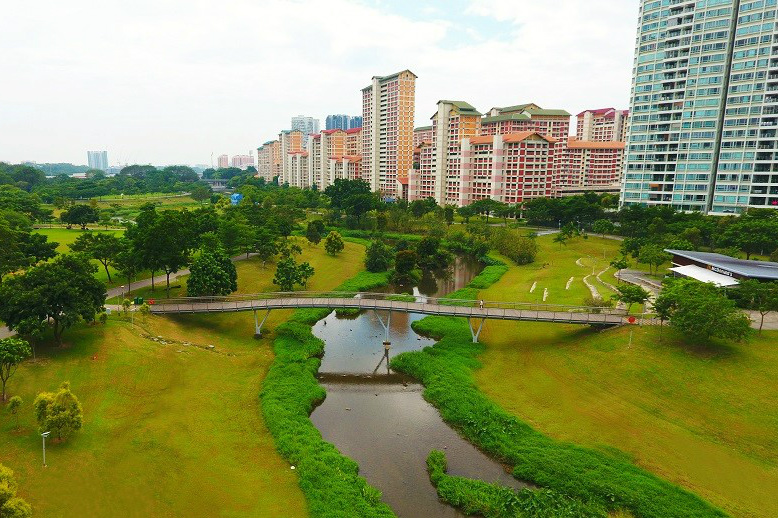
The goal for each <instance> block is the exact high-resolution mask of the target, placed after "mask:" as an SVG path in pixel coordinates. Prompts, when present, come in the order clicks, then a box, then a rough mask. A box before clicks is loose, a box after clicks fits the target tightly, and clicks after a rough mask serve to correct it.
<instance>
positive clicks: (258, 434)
mask: <svg viewBox="0 0 778 518" xmlns="http://www.w3.org/2000/svg"><path fill="white" fill-rule="evenodd" d="M363 254H364V248H363V247H362V246H360V245H357V244H353V243H346V249H345V250H344V251H343V252H342V253H341V254H340V255H339V256H338V257H330V256H327V255H326V254H325V253H324V250H323V246H322V245H319V246H318V247H310V246H308V245H305V246H303V256H302V258H301V260H307V261H310V262H311V264H312V265H313V267H314V268H315V270H316V274H315V276H314V277H313V279H312V280H311V282H310V284H309V288H310V289H314V290H326V289H331V288H334V287H335V286H337V285H339V284H340V283H342V282H343V281H344V280H346V279H348V278H350V277H352V276H353V275H355V274H356V273H357V272H358V271H359V270H361V269H362V257H363ZM236 267H237V268H238V288H239V291H240V292H243V293H257V292H261V291H273V290H275V289H276V287H275V286H274V285H273V284H272V277H273V273H274V271H275V268H274V267H273V266H272V265H268V266H267V267H262V265H261V263H260V262H259V261H257V260H256V259H251V260H248V261H241V262H238V263H236ZM288 316H289V313H288V312H285V311H277V312H273V313H272V314H271V316H270V318H269V319H268V322H267V323H266V324H265V328H264V330H266V331H267V332H265V334H264V336H263V338H262V339H261V340H254V339H253V338H252V336H253V331H254V328H253V317H252V314H251V313H235V314H222V315H188V316H181V317H176V318H172V317H155V316H148V317H146V320H145V321H144V320H143V318H141V317H139V316H136V318H135V321H134V326H133V325H132V324H131V322H129V321H127V320H125V319H124V318H123V317H119V316H117V315H116V314H114V315H113V316H112V317H111V318H110V319H109V320H108V323H107V324H106V325H101V324H98V325H95V326H83V327H80V328H76V329H72V330H70V331H68V332H66V333H65V335H64V339H65V342H66V346H65V347H64V348H62V349H58V348H47V347H39V348H38V351H37V357H38V360H37V361H34V362H27V363H25V364H24V365H22V366H21V367H20V368H19V371H18V372H17V373H16V375H15V376H14V377H13V378H12V379H11V381H10V382H9V384H8V388H9V394H10V395H19V396H21V397H22V398H23V399H24V405H23V410H22V412H21V414H20V416H19V417H20V419H19V421H20V425H21V427H20V429H19V430H15V423H14V420H13V418H12V417H11V416H10V415H8V414H7V413H6V412H0V452H2V453H1V454H0V461H2V463H3V464H5V465H7V466H9V467H10V468H12V469H13V470H14V471H15V472H16V474H17V480H18V482H19V486H20V494H21V496H23V497H24V498H25V499H27V500H28V501H29V502H30V503H31V504H32V506H33V508H34V510H35V514H36V516H39V517H47V518H53V517H72V516H90V517H113V516H116V510H117V509H121V510H122V515H123V516H138V517H141V516H143V517H148V516H223V517H230V518H237V517H249V516H251V517H277V516H284V517H296V516H306V515H307V508H306V503H305V499H304V496H303V494H302V492H301V491H300V489H299V487H298V481H297V477H296V475H295V473H294V471H292V470H291V469H290V467H289V465H288V464H287V463H285V462H284V461H283V460H282V459H281V457H280V456H279V455H278V454H277V452H276V450H275V447H274V443H273V440H272V437H271V436H270V434H269V433H268V431H267V429H266V427H265V424H264V422H263V420H262V415H261V412H260V409H259V398H258V394H259V391H260V387H261V384H262V380H263V378H264V376H265V374H266V372H267V370H268V368H269V366H270V364H271V362H272V361H273V353H272V339H273V333H272V330H273V329H274V328H275V327H276V326H277V325H278V324H279V323H281V322H283V321H284V320H285V319H286V318H288ZM152 337H153V338H156V337H162V339H159V338H157V339H156V340H153V339H152ZM162 341H164V342H165V343H162ZM210 345H213V346H214V347H213V349H210V348H209V346H210ZM63 381H70V382H71V386H72V389H73V391H74V393H75V394H76V395H77V396H78V397H79V398H80V399H81V402H82V404H83V406H84V419H85V421H84V427H83V429H82V430H81V431H80V432H76V433H75V434H74V435H73V436H72V437H71V438H70V439H68V441H67V442H65V443H63V444H47V461H48V465H49V466H48V467H47V468H45V469H44V468H42V467H41V440H40V436H39V435H38V432H37V429H36V426H35V423H34V417H33V412H32V402H33V400H34V399H35V395H36V394H37V393H38V392H41V391H45V390H54V389H55V388H56V387H57V386H58V385H59V384H60V383H62V382H63Z"/></svg>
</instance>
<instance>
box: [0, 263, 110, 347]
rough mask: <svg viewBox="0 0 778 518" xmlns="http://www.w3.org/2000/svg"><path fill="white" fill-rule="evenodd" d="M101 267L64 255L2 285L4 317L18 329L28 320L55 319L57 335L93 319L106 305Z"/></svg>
mask: <svg viewBox="0 0 778 518" xmlns="http://www.w3.org/2000/svg"><path fill="white" fill-rule="evenodd" d="M96 271H97V266H95V265H94V264H92V263H91V262H90V261H89V259H88V258H87V257H83V256H80V255H78V254H67V255H60V256H58V257H57V258H55V259H54V260H53V261H51V262H48V263H42V264H40V265H39V266H35V267H33V268H30V269H29V270H27V272H25V273H23V274H20V275H15V276H13V277H11V278H9V279H7V280H6V281H5V282H3V284H0V300H2V301H3V303H2V304H0V320H2V321H4V322H5V323H6V325H7V326H8V327H9V328H11V329H16V328H17V327H18V326H19V325H20V324H21V323H22V322H24V321H26V320H27V319H37V320H38V321H39V322H41V321H44V320H47V319H49V320H51V322H52V323H53V326H54V338H55V340H56V341H57V343H58V344H61V343H62V332H63V331H64V330H65V329H67V328H69V327H71V326H72V325H73V324H75V323H76V322H78V321H79V320H82V319H83V320H87V321H91V320H92V319H94V316H95V314H96V313H98V312H101V311H102V309H103V305H104V304H105V284H103V283H102V282H100V281H98V280H97V279H95V277H94V274H95V272H96Z"/></svg>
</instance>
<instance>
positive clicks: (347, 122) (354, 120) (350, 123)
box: [325, 115, 362, 130]
mask: <svg viewBox="0 0 778 518" xmlns="http://www.w3.org/2000/svg"><path fill="white" fill-rule="evenodd" d="M361 127H362V117H361V116H359V115H354V116H351V115H327V119H326V120H325V129H328V130H331V129H342V130H348V129H354V128H361Z"/></svg>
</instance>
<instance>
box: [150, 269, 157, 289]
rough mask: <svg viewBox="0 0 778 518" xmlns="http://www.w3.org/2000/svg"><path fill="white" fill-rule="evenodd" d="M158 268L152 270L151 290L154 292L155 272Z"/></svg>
mask: <svg viewBox="0 0 778 518" xmlns="http://www.w3.org/2000/svg"><path fill="white" fill-rule="evenodd" d="M155 271H156V270H151V292H152V293H153V292H154V272H155Z"/></svg>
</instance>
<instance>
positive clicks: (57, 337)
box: [54, 318, 62, 346]
mask: <svg viewBox="0 0 778 518" xmlns="http://www.w3.org/2000/svg"><path fill="white" fill-rule="evenodd" d="M54 340H55V341H56V342H57V345H59V346H62V330H61V329H60V327H59V320H57V319H56V318H55V319H54Z"/></svg>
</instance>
